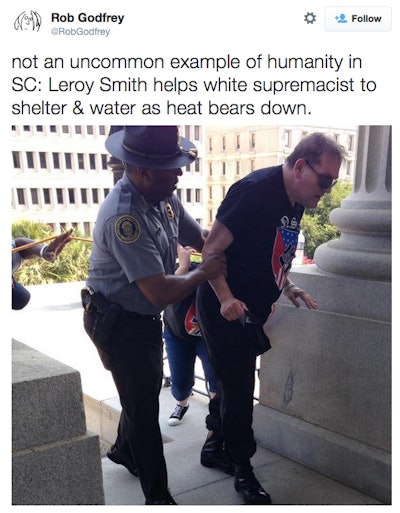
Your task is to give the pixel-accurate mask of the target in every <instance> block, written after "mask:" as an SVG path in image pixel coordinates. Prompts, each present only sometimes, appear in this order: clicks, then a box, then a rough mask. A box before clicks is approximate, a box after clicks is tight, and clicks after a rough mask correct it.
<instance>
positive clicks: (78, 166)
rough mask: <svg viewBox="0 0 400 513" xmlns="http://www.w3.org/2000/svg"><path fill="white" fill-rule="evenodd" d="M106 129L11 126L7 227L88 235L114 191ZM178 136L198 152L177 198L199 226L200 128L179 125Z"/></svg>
mask: <svg viewBox="0 0 400 513" xmlns="http://www.w3.org/2000/svg"><path fill="white" fill-rule="evenodd" d="M109 130H110V127H109V126H105V125H100V126H94V125H85V126H84V125H75V126H70V125H49V126H42V125H24V126H16V125H14V126H12V190H11V208H12V216H11V219H12V222H14V221H17V220H21V219H29V220H31V221H34V222H39V223H43V224H46V225H49V226H50V227H51V228H52V230H53V231H54V232H55V233H60V232H61V231H64V230H66V229H69V228H74V229H75V230H78V231H79V232H80V233H83V234H86V235H89V236H90V235H92V233H93V227H94V223H95V220H96V217H97V212H98V209H99V206H100V204H101V203H102V201H103V200H104V198H105V197H106V196H107V194H108V193H109V191H110V189H111V188H112V187H113V184H114V180H113V174H112V172H111V171H110V168H109V166H108V162H109V158H110V155H109V154H108V153H107V151H106V149H105V146H104V142H105V139H106V138H107V135H108V133H109ZM180 134H181V135H182V136H184V137H188V138H189V139H191V140H192V141H194V143H195V144H196V146H197V147H198V149H199V159H198V160H197V161H196V162H195V163H193V164H192V165H190V166H187V167H186V168H184V169H182V177H181V179H180V182H179V189H178V190H177V194H178V195H179V197H180V198H181V199H182V203H183V204H184V205H185V207H186V208H187V209H188V211H189V212H190V213H191V215H192V216H193V217H194V218H195V219H197V220H198V221H199V222H200V223H201V224H203V222H204V215H205V209H204V207H203V189H204V177H203V173H202V168H203V166H202V162H203V159H202V153H203V143H202V141H203V129H202V128H201V127H200V126H182V127H180Z"/></svg>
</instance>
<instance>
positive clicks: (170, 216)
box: [165, 201, 175, 221]
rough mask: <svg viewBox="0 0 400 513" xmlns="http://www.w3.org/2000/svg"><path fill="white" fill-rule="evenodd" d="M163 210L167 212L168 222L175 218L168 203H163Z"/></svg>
mask: <svg viewBox="0 0 400 513" xmlns="http://www.w3.org/2000/svg"><path fill="white" fill-rule="evenodd" d="M165 210H166V211H167V216H168V217H169V220H170V221H172V219H173V218H174V217H175V214H174V211H173V210H172V207H171V205H170V203H168V201H166V202H165Z"/></svg>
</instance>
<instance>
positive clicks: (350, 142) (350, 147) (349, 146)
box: [347, 135, 354, 151]
mask: <svg viewBox="0 0 400 513" xmlns="http://www.w3.org/2000/svg"><path fill="white" fill-rule="evenodd" d="M347 149H348V150H349V151H353V150H354V135H349V136H348V140H347Z"/></svg>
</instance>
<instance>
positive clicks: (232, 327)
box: [196, 284, 256, 463]
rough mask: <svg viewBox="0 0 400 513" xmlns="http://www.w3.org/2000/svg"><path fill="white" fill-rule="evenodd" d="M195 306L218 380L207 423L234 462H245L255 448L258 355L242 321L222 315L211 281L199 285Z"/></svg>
mask: <svg viewBox="0 0 400 513" xmlns="http://www.w3.org/2000/svg"><path fill="white" fill-rule="evenodd" d="M196 308H197V316H198V320H199V322H200V327H201V332H202V336H203V338H204V340H205V343H206V346H207V350H208V353H209V357H210V361H211V364H212V365H213V367H214V370H215V371H216V373H217V376H218V380H219V381H218V392H217V394H216V396H215V398H214V399H212V400H211V401H210V414H209V415H208V417H207V419H206V425H207V428H208V429H209V430H212V431H213V432H214V433H215V434H217V435H220V436H221V437H222V438H223V439H224V441H225V444H226V447H227V449H228V451H229V453H230V455H231V457H232V459H233V461H234V462H236V463H245V462H247V461H248V460H249V459H250V458H251V457H252V456H253V454H254V453H255V452H256V443H255V440H254V435H253V429H252V423H253V396H254V383H255V376H254V374H255V366H256V355H255V353H254V352H253V351H252V348H251V340H250V335H251V334H250V332H249V331H247V329H245V328H243V327H242V326H241V324H240V322H239V321H233V322H228V321H226V320H225V319H224V318H223V317H222V315H221V314H220V304H219V301H218V299H217V297H216V296H215V294H214V292H213V291H212V289H211V287H210V286H209V285H208V284H203V285H201V286H200V287H199V289H198V291H197V297H196Z"/></svg>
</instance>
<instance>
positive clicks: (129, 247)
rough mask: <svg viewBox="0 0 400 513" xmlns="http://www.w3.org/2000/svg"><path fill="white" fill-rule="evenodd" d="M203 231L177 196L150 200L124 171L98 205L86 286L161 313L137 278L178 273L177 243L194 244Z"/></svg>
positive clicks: (127, 304) (139, 309)
mask: <svg viewBox="0 0 400 513" xmlns="http://www.w3.org/2000/svg"><path fill="white" fill-rule="evenodd" d="M160 172H162V171H160ZM200 236H201V228H200V226H199V224H198V223H197V222H196V221H195V220H194V219H193V218H192V217H191V216H190V215H189V214H188V213H187V212H186V211H185V210H184V208H183V206H182V204H181V202H180V201H179V199H178V198H177V197H176V196H175V195H174V196H172V197H170V198H168V199H166V200H165V201H161V202H160V203H159V204H157V205H150V204H148V203H147V202H146V200H145V199H144V198H143V196H142V195H141V194H140V193H139V191H138V190H137V189H136V188H135V186H134V185H133V184H132V182H131V181H130V180H129V179H128V177H127V176H126V175H124V176H123V177H122V178H121V180H119V181H118V182H117V184H116V185H115V187H114V188H113V189H112V190H111V192H110V193H109V195H108V196H107V197H106V198H105V200H104V202H103V203H102V205H101V207H100V210H99V214H98V217H97V220H96V225H95V229H94V233H93V239H94V241H93V247H92V253H91V257H90V267H89V276H88V279H87V285H89V286H91V287H92V288H93V289H94V290H95V291H100V292H102V293H103V294H104V295H105V297H106V298H107V299H108V300H110V301H113V302H117V303H119V304H120V305H121V306H122V307H123V308H125V309H126V310H129V311H134V312H138V313H141V314H156V313H160V309H159V308H158V307H156V306H155V305H153V304H152V303H151V302H150V301H149V300H148V299H147V298H146V297H145V296H144V295H143V294H142V292H141V291H140V289H139V287H138V286H137V285H136V283H135V282H136V281H137V280H140V279H143V278H147V277H150V276H154V275H157V274H174V271H175V263H176V250H177V243H178V242H179V243H180V244H182V245H185V246H188V245H192V244H194V243H195V242H196V241H197V240H198V239H199V237H200Z"/></svg>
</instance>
